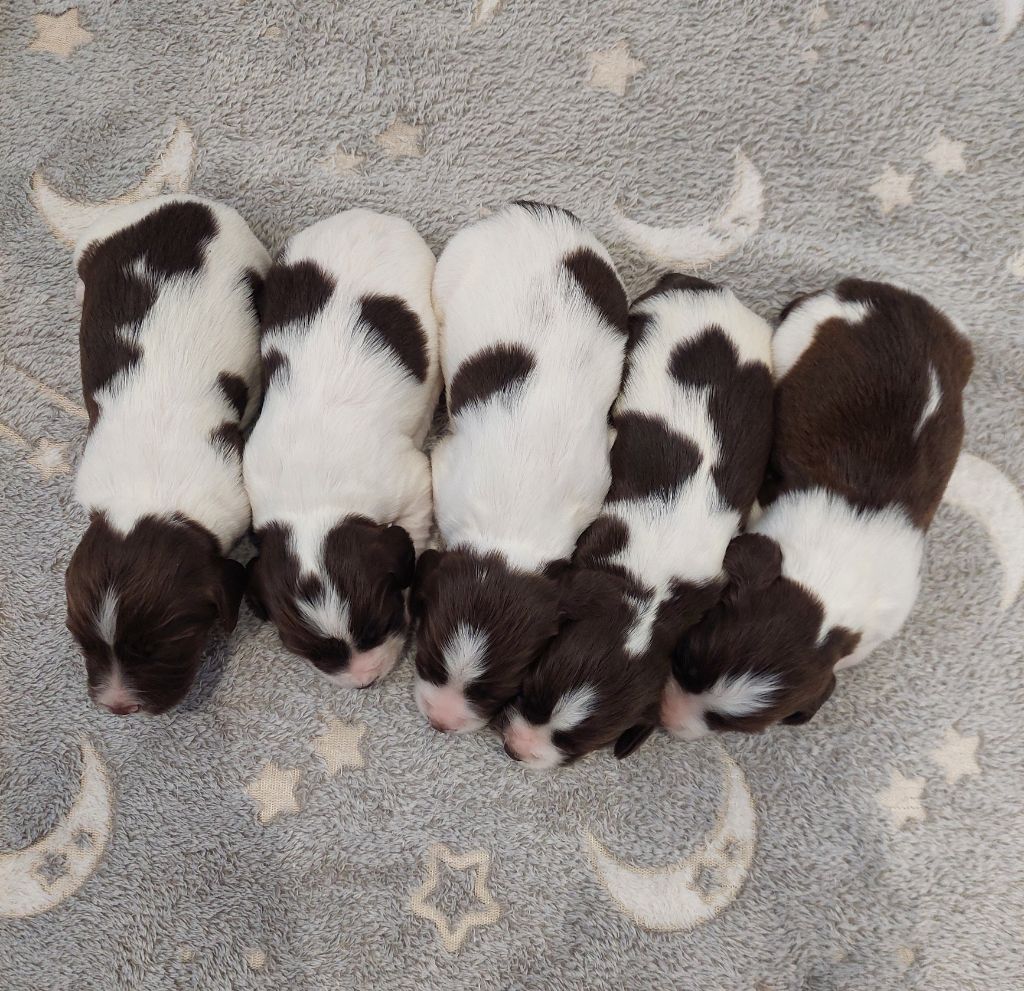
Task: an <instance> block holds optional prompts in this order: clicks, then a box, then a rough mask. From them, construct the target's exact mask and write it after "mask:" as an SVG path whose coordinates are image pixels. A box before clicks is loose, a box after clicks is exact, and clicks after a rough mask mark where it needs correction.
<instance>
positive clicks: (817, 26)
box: [807, 3, 832, 31]
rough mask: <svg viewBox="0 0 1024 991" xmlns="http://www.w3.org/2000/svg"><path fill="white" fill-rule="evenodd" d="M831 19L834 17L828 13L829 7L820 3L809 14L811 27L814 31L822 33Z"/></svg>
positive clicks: (808, 18)
mask: <svg viewBox="0 0 1024 991" xmlns="http://www.w3.org/2000/svg"><path fill="white" fill-rule="evenodd" d="M831 17H832V15H831V14H830V13H829V12H828V5H827V4H824V3H819V4H818V6H817V7H815V8H814V10H812V11H811V12H810V14H808V16H807V20H808V22H809V23H810V25H811V30H812V31H820V30H821V29H822V28H823V27H824V26H825V25H826V24H828V22H829V21H830V20H831Z"/></svg>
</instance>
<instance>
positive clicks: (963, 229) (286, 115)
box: [0, 0, 1024, 991]
mask: <svg viewBox="0 0 1024 991" xmlns="http://www.w3.org/2000/svg"><path fill="white" fill-rule="evenodd" d="M1022 14H1024V8H1022V5H1021V3H1020V2H1019V0H1001V2H1000V0H968V2H954V0H934V2H928V3H924V2H921V3H900V4H893V3H882V2H877V3H866V2H849V3H838V2H829V3H825V4H822V3H817V2H816V0H806V2H804V0H801V2H797V3H791V4H790V3H760V4H744V5H741V4H738V3H730V2H726V0H714V2H705V3H700V4H698V3H696V2H690V3H664V2H653V0H616V2H614V3H612V2H607V3H600V4H598V3H587V2H585V0H564V2H559V3H553V2H541V0H531V2H527V0H508V2H507V3H502V2H501V0H475V3H474V0H430V2H428V0H415V2H412V0H373V2H368V0H358V2H355V0H353V2H349V3H345V4H334V3H327V2H319V3H295V4H293V3H287V2H276V0H275V2H271V0H267V2H257V0H251V2H244V0H243V2H224V3H219V4H207V3H199V2H192V3H175V4H156V3H141V2H140V3H131V4H127V3H103V2H99V0H96V2H82V3H81V5H80V6H79V7H77V8H71V9H70V10H66V9H65V8H64V7H63V6H62V4H60V3H56V4H54V3H52V2H49V0H43V2H40V3H38V4H36V3H32V4H29V3H23V2H22V3H14V4H11V3H9V2H8V3H4V4H2V5H0V23H2V26H3V33H2V36H0V49H2V52H0V57H2V84H0V109H2V111H3V120H4V141H3V152H4V153H3V160H2V163H0V168H2V174H3V179H4V182H3V184H2V189H0V334H2V345H0V350H2V356H3V365H2V368H0V459H2V460H0V465H2V474H0V498H2V507H3V517H2V519H3V524H4V525H3V526H2V527H0V665H2V672H3V678H2V682H0V762H2V763H0V985H2V986H3V987H4V988H5V989H8V991H28V989H37V988H47V989H64V988H67V989H75V991H88V989H110V988H115V987H116V988H137V989H165V988H167V989H170V988H200V989H221V988H294V989H320V988H323V989H337V988H360V989H364V988H388V989H390V988H396V989H406V988H408V989H414V988H417V989H418V988H454V989H471V988H473V989H475V988H502V989H516V991H534V989H549V988H553V989H575V988H582V987H585V988H592V989H606V988H607V989H612V988H638V989H639V988H657V989H666V991H668V989H678V988H700V989H708V991H710V989H712V988H714V989H728V991H740V989H742V991H752V989H760V991H766V989H773V991H778V989H790V988H792V989H807V991H811V989H815V991H824V989H850V991H854V989H858V991H859V989H864V988H897V987H899V988H920V989H928V991H942V989H965V988H966V989H970V988H978V989H985V991H1002V989H1011V988H1016V987H1019V986H1020V985H1021V984H1022V983H1024V965H1022V963H1021V937H1022V933H1021V919H1022V918H1024V894H1022V892H1024V885H1022V882H1024V869H1022V866H1021V865H1022V862H1024V829H1022V828H1021V818H1020V808H1021V799H1022V793H1024V783H1022V779H1021V742H1020V741H1021V715H1022V709H1021V707H1022V701H1024V699H1022V688H1021V685H1022V679H1021V654H1022V647H1021V644H1022V638H1021V619H1022V607H1021V599H1020V597H1019V595H1018V593H1019V592H1020V587H1021V582H1022V578H1024V543H1022V541H1024V537H1022V534H1024V506H1022V501H1021V491H1020V485H1021V483H1022V481H1024V458H1022V449H1021V448H1022V444H1021V429H1022V425H1024V393H1022V389H1021V381H1022V370H1024V346H1022V343H1021V325H1022V316H1024V312H1022V289H1024V225H1022V223H1021V218H1022V216H1024V184H1022V182H1021V162H1022V160H1024V154H1022V153H1024V147H1022V131H1021V121H1022V120H1024V105H1022V104H1024V99H1022V89H1021V70H1022V68H1024V61H1022V56H1024V26H1018V23H1017V22H1018V21H1020V20H1021V19H1022ZM140 183H141V184H142V185H141V186H139V184H140ZM734 183H735V185H733V184H734ZM162 188H167V189H183V188H190V189H191V190H193V191H195V192H197V193H201V194H204V195H207V196H212V197H216V198H219V199H223V200H224V201H226V202H228V203H230V204H232V205H233V206H235V207H237V208H238V209H239V210H240V211H241V212H242V213H243V214H244V215H245V216H246V217H247V218H248V219H249V220H250V222H251V223H252V225H253V227H254V229H255V231H256V232H257V234H258V235H260V236H261V237H262V238H263V239H264V241H265V242H266V243H267V245H268V246H269V247H271V248H272V249H275V250H276V249H277V248H279V247H280V245H281V244H282V243H283V241H284V240H285V238H286V237H287V236H288V235H289V234H291V233H293V232H294V231H296V230H298V229H299V228H301V227H303V226H304V225H306V224H309V223H310V222H312V221H314V220H315V219H317V218H319V217H323V216H325V215H327V214H329V213H331V212H332V211H335V210H337V209H341V208H345V207H349V206H354V205H360V206H367V207H372V208H376V209H382V210H389V211H394V212H397V213H399V214H401V215H403V216H405V217H407V218H408V219H409V220H410V221H412V222H413V223H414V224H415V225H417V227H418V228H419V229H420V230H421V231H422V232H423V234H424V235H425V237H426V238H427V239H428V241H429V242H430V243H431V245H432V247H433V248H434V249H435V250H438V251H439V250H440V249H441V248H442V247H443V245H444V243H445V240H446V239H447V238H448V237H450V236H451V234H452V233H453V232H454V231H455V230H456V229H458V227H459V226H460V225H462V224H464V223H466V222H468V221H470V220H472V219H474V218H475V217H477V216H479V215H480V213H481V211H484V210H486V209H488V208H490V207H493V206H494V205H495V204H496V203H498V202H500V201H501V200H503V199H506V198H511V197H513V196H525V197H529V198H533V199H539V200H549V201H552V202H555V203H559V204H562V205H564V206H566V207H569V208H570V209H572V210H574V211H576V212H577V213H578V214H579V215H580V216H581V217H582V218H583V219H584V220H585V221H586V222H587V223H588V224H590V225H591V226H592V228H593V230H594V231H595V232H596V233H597V234H598V236H599V237H601V238H602V239H603V240H604V241H605V243H606V244H607V245H608V246H609V249H610V250H611V252H612V255H613V256H614V258H615V259H616V262H617V263H618V264H619V265H620V268H621V271H622V273H623V276H624V278H625V279H626V282H627V288H628V289H629V290H630V292H631V293H633V294H635V293H637V292H639V291H640V290H642V289H643V288H645V287H646V286H647V285H648V284H649V283H650V282H651V281H652V279H653V277H654V276H655V275H656V274H657V273H658V272H659V271H660V270H661V269H662V268H663V267H666V266H668V265H675V266H677V267H680V268H682V269H683V270H686V271H693V270H695V269H697V268H699V269H700V271H701V272H702V274H705V275H706V276H707V277H709V278H712V279H713V280H716V281H722V282H725V283H727V284H729V285H731V286H732V287H734V288H735V290H736V291H737V292H738V293H739V294H740V295H741V297H742V298H743V299H744V300H745V301H747V302H748V303H749V304H750V305H751V306H753V307H754V308H755V309H756V310H758V311H759V312H760V313H762V314H764V315H766V316H769V317H772V316H774V315H775V314H776V313H777V312H778V309H779V307H780V306H781V304H783V303H784V302H785V301H786V300H787V299H788V298H789V297H790V296H791V295H792V294H794V293H795V292H797V291H800V290H805V289H812V288H818V287H821V286H823V285H825V284H827V283H830V282H832V281H833V280H836V279H838V278H839V277H841V276H843V275H847V274H853V275H860V276H864V277H868V278H886V279H892V280H895V281H898V282H901V283H905V284H907V285H909V286H912V287H914V288H916V289H918V290H919V291H921V292H923V293H924V294H926V295H927V296H929V297H930V298H931V299H933V300H934V301H935V302H936V303H937V304H939V305H940V306H942V307H944V308H946V309H947V310H948V311H949V312H950V313H951V314H953V315H954V316H956V317H957V319H958V320H959V321H960V322H961V323H962V324H963V326H964V328H965V331H966V332H967V333H968V334H969V336H970V338H971V340H972V341H973V343H974V347H975V353H976V359H977V360H976V370H975V374H974V379H973V381H972V384H971V385H970V387H969V390H968V394H967V420H968V429H967V440H966V446H965V451H966V452H968V453H965V454H964V456H963V457H962V459H961V462H960V465H959V467H958V470H957V474H956V476H955V478H954V483H953V486H952V487H951V490H950V498H949V500H948V502H947V505H946V506H944V507H943V509H942V510H941V511H940V513H939V515H938V518H937V520H936V523H935V526H934V528H933V530H932V532H931V535H930V537H929V543H928V554H927V561H926V568H925V575H924V581H923V587H922V592H921V596H920V600H919V602H918V605H917V607H916V609H915V611H914V614H913V617H912V619H911V621H910V622H909V624H908V625H907V627H906V629H905V630H904V632H903V633H902V635H901V636H900V637H899V638H898V639H896V640H895V641H894V642H892V643H890V644H888V645H887V646H886V647H885V648H884V649H882V650H880V651H878V653H877V654H876V656H874V657H873V658H871V659H870V660H869V661H868V663H866V664H865V665H864V666H863V667H861V668H859V669H856V670H854V671H852V672H850V673H848V674H846V675H844V676H843V677H842V678H841V682H840V687H839V689H838V691H837V692H836V694H835V696H834V698H833V700H832V701H830V702H829V703H828V704H827V705H826V706H825V707H824V709H823V710H822V712H821V713H820V714H819V716H818V717H817V718H816V719H815V720H814V722H812V723H811V724H810V725H809V726H807V727H806V728H802V729H786V728H780V729H778V730H775V731H773V732H770V733H768V734H766V735H765V736H763V737H756V738H741V737H723V738H718V739H715V740H709V741H705V742H700V743H696V744H691V745H684V744H679V743H674V742H671V741H670V740H668V739H667V738H665V737H664V736H658V737H656V738H655V739H654V740H653V741H652V742H651V743H650V744H649V745H648V746H647V747H645V748H644V749H643V750H642V751H641V752H640V753H639V754H638V755H637V756H636V757H635V758H634V759H633V760H631V761H628V762H623V763H616V762H615V761H614V760H613V759H612V758H611V757H609V756H606V755H601V756H599V757H596V758H593V759H589V760H586V761H584V762H583V763H581V764H579V765H578V766H577V767H574V768H573V769H571V770H567V771H564V772H561V773H557V774H553V775H549V776H531V775H530V774H528V773H527V772H526V771H524V770H523V769H522V768H521V767H519V766H515V765H513V764H512V763H511V762H510V761H509V760H507V758H506V757H505V756H504V754H503V753H502V752H501V748H500V746H499V745H498V743H497V742H496V740H495V739H494V738H492V737H490V736H488V735H486V734H480V735H477V736H474V737H471V738H468V739H447V738H444V737H442V736H441V735H439V734H437V733H434V732H432V731H431V730H430V729H429V728H428V727H427V726H426V724H425V723H424V722H423V720H422V719H421V718H420V717H419V715H418V713H417V712H416V710H415V706H414V704H413V700H412V694H411V673H410V666H409V663H408V662H406V663H405V664H404V665H403V666H402V667H401V668H400V669H399V670H398V671H397V672H396V673H395V674H394V675H393V676H392V677H391V678H390V679H389V680H388V682H387V683H386V684H385V685H383V686H381V687H380V688H379V689H374V690H372V691H368V692H364V693H356V694H344V693H342V692H340V691H337V690H332V689H331V688H330V686H328V685H326V684H324V683H323V682H321V681H319V680H317V679H316V678H315V677H314V676H313V675H312V674H311V673H310V672H309V671H308V670H307V669H306V668H304V667H303V666H302V665H301V664H300V663H298V662H297V661H295V660H293V659H291V658H290V657H288V656H287V655H286V654H285V653H284V652H283V650H282V648H281V647H280V645H279V644H278V641H277V637H276V635H275V633H274V632H273V630H272V629H270V628H269V627H260V626H259V625H258V624H257V622H256V621H255V619H254V618H253V617H252V615H251V614H250V613H248V612H247V611H246V612H244V614H243V618H242V621H241V623H240V625H239V628H238V630H237V632H236V634H235V636H234V637H233V638H232V639H231V640H230V641H229V642H222V643H220V644H219V645H218V647H217V648H216V650H215V651H214V653H213V656H212V657H211V659H210V661H209V664H208V665H207V667H206V670H205V671H204V674H203V677H202V681H201V684H200V685H199V686H198V688H197V690H196V691H195V692H194V693H193V696H192V697H191V698H190V700H189V702H188V704H187V705H186V706H185V707H184V708H183V709H181V710H180V711H178V712H176V713H174V714H173V715H170V716H167V717H162V718H158V719H136V720H119V719H115V718H113V717H109V716H103V715H100V714H99V713H98V712H96V711H94V710H93V709H92V708H91V707H90V706H89V705H88V703H87V701H86V697H85V691H84V687H85V686H84V674H83V667H82V664H81V663H80V661H79V659H78V657H77V656H76V652H75V650H74V648H73V646H72V643H71V642H70V639H69V637H68V635H67V633H66V632H65V630H64V627H63V617H64V602H63V589H62V576H63V572H64V568H65V566H66V564H67V561H68V557H69V554H70V552H71V549H72V547H73V546H74V543H75V541H76V540H77V537H78V535H79V534H80V532H81V531H82V529H83V526H84V520H83V516H82V513H81V512H80V511H79V510H78V509H77V508H76V507H75V505H74V503H73V499H72V496H71V491H72V477H73V472H74V470H75V465H76V462H77V460H78V457H79V455H80V453H81V450H82V445H83V442H84V437H85V423H84V420H83V412H82V410H81V406H80V403H81V395H80V391H79V384H78V369H77V309H76V305H75V299H74V286H75V280H74V276H73V273H72V270H71V266H70V251H69V249H68V247H67V246H66V244H65V243H64V242H65V240H66V239H68V238H70V237H73V235H74V233H75V231H76V230H77V227H78V225H79V224H80V223H81V221H82V220H83V218H84V216H87V215H88V210H86V209H85V208H84V207H83V204H89V203H100V202H102V201H106V200H110V199H111V198H114V197H118V196H122V195H127V196H137V195H140V194H141V193H146V192H154V191H157V190H159V189H162ZM19 851H20V852H19ZM630 865H633V866H634V867H635V870H631V866H630Z"/></svg>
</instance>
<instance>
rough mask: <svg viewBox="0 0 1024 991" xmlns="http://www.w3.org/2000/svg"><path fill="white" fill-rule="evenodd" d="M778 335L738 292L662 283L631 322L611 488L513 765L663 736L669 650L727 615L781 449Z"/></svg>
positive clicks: (512, 725)
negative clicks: (761, 493) (727, 597)
mask: <svg viewBox="0 0 1024 991" xmlns="http://www.w3.org/2000/svg"><path fill="white" fill-rule="evenodd" d="M770 360H771V328H770V327H769V326H768V324H767V323H766V322H765V321H764V320H762V319H761V318H760V317H758V316H757V315H756V314H754V313H752V312H751V311H750V310H748V309H747V308H746V307H745V306H744V305H743V304H742V303H740V302H739V300H737V299H736V297H735V296H734V295H733V294H732V293H731V292H729V291H728V290H727V289H720V288H718V287H717V286H714V285H712V284H711V283H708V282H704V281H702V280H701V279H695V278H693V277H691V276H684V275H674V274H673V275H667V276H665V277H664V278H663V279H662V280H661V281H660V282H659V283H658V285H657V286H656V287H655V288H654V289H652V290H651V291H650V292H649V293H647V294H646V295H644V296H642V297H641V298H640V299H638V300H637V301H636V302H635V303H634V304H633V307H632V309H631V310H630V344H629V355H628V359H627V363H628V372H627V375H626V379H625V382H624V384H623V388H622V394H621V395H620V397H619V400H618V402H617V403H616V406H615V414H614V417H613V424H614V427H615V429H616V437H615V445H614V447H613V448H612V486H611V490H610V491H609V493H608V498H607V500H606V501H605V505H604V509H603V511H602V513H601V516H600V517H598V519H597V520H596V521H595V523H594V524H593V525H592V526H591V527H590V528H589V529H588V530H587V531H586V533H584V535H583V537H582V538H581V540H580V543H579V546H578V547H577V549H576V554H575V556H574V557H573V562H572V567H571V569H570V570H569V571H568V572H567V573H566V574H565V576H564V578H563V584H564V588H565V592H564V598H563V610H564V612H565V622H564V623H563V626H562V628H561V631H560V632H559V635H558V637H557V638H556V639H555V641H554V642H553V643H552V645H551V646H550V647H549V648H548V650H547V651H546V652H545V654H544V655H543V656H542V657H541V659H540V661H539V662H538V664H537V665H536V666H535V667H534V669H533V670H532V671H530V672H529V673H528V674H527V676H526V678H525V681H524V684H523V690H522V694H521V696H520V698H519V699H518V700H517V702H516V703H515V707H514V709H513V710H512V712H511V714H510V718H509V719H508V722H507V725H506V727H505V731H504V735H505V750H506V752H507V753H508V754H509V755H510V756H511V757H513V758H515V759H517V760H522V761H524V762H525V763H526V764H528V765H529V766H532V767H538V768H545V767H554V766H556V765H559V764H564V763H570V762H572V761H574V760H576V759H577V758H579V757H581V756H582V755H584V754H586V753H589V752H590V751H593V750H596V749H598V748H599V747H603V746H607V745H610V744H614V745H615V755H616V756H617V757H624V756H626V755H627V754H629V753H632V752H633V751H634V750H635V749H636V748H637V747H638V746H640V744H641V743H642V742H643V741H644V740H645V739H646V738H647V736H648V735H649V734H650V733H651V731H652V730H653V729H654V727H655V726H656V725H657V723H658V710H659V703H660V701H661V695H662V691H663V689H664V687H665V683H666V681H667V680H668V677H669V662H670V656H671V652H672V649H673V647H674V646H675V644H676V642H677V641H678V639H679V637H680V636H681V635H682V633H683V632H684V631H685V630H686V629H687V628H689V627H690V626H692V625H693V624H694V623H696V622H697V621H698V620H700V619H701V618H702V616H703V615H704V614H705V613H706V612H707V610H708V609H710V608H711V607H712V606H713V605H714V604H715V603H716V602H717V601H718V598H719V596H720V594H721V592H722V587H723V585H724V581H723V577H722V559H723V557H724V555H725V551H726V548H727V547H728V545H729V541H730V540H731V539H732V537H734V536H735V535H736V533H738V532H739V530H740V528H741V527H742V526H743V525H744V524H745V522H746V519H747V515H748V513H749V511H750V508H751V505H752V503H753V502H754V499H755V497H756V495H757V490H758V487H759V486H760V484H761V481H762V480H763V478H764V472H765V466H766V465H767V462H768V452H769V449H770V446H771V420H772V375H771V366H770Z"/></svg>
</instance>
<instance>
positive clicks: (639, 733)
mask: <svg viewBox="0 0 1024 991" xmlns="http://www.w3.org/2000/svg"><path fill="white" fill-rule="evenodd" d="M653 732H654V727H653V726H652V725H650V724H647V723H642V724H641V725H639V726H630V728H629V729H628V730H626V732H625V733H623V734H622V736H620V737H619V738H618V739H617V740H616V741H615V750H614V753H615V756H616V757H617V758H618V759H619V760H622V758H623V757H628V756H629V755H630V754H631V753H633V752H634V751H635V750H639V749H640V747H641V746H643V744H644V742H645V741H646V740H647V737H649V736H650V735H651V734H652V733H653Z"/></svg>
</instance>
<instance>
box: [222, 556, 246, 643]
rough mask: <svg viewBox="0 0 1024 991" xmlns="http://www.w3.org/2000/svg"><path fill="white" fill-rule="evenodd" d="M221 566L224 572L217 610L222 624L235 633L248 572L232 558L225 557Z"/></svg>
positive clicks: (228, 630) (229, 631)
mask: <svg viewBox="0 0 1024 991" xmlns="http://www.w3.org/2000/svg"><path fill="white" fill-rule="evenodd" d="M221 567H222V569H223V574H222V577H221V585H220V594H219V595H218V602H217V611H218V613H219V614H220V622H221V625H222V626H223V627H224V629H225V630H226V631H227V632H228V633H233V632H234V629H235V626H237V625H238V610H239V607H240V606H241V605H242V595H243V593H244V592H245V586H246V573H245V568H244V567H243V566H242V565H241V564H239V563H238V562H237V561H232V560H231V558H224V560H223V562H222V563H221Z"/></svg>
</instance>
